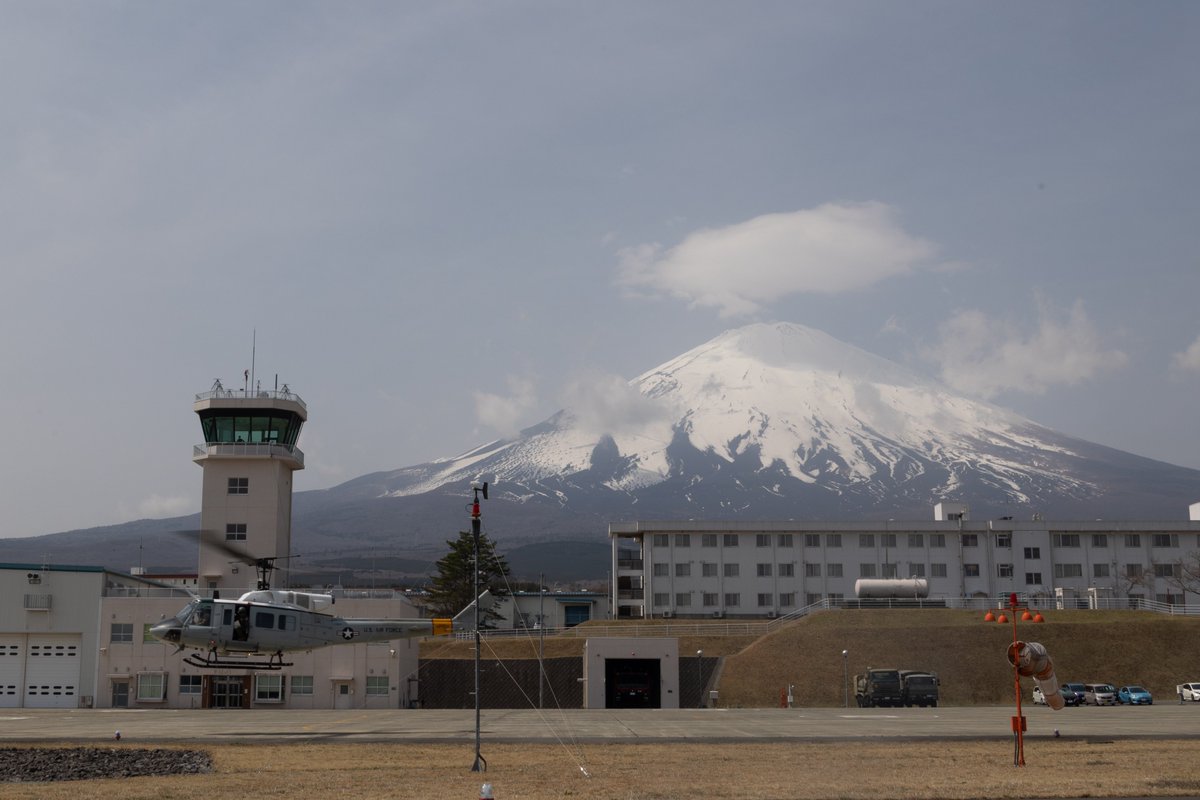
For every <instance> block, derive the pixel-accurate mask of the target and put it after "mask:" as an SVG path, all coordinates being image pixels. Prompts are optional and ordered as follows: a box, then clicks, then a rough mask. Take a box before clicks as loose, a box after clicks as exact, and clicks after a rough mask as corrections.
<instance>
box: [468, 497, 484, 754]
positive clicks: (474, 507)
mask: <svg viewBox="0 0 1200 800" xmlns="http://www.w3.org/2000/svg"><path fill="white" fill-rule="evenodd" d="M487 487H488V485H487V483H486V482H485V483H483V484H482V485H480V484H475V483H473V484H471V491H472V492H474V494H475V496H474V499H473V500H472V502H471V538H472V540H473V541H474V551H475V564H474V569H475V580H474V585H475V603H474V605H475V763H474V764H472V765H471V772H487V759H486V758H484V757H483V756H482V755H481V754H480V752H479V708H480V705H479V650H480V636H479V571H480V563H479V526H480V519H479V495H480V494H482V495H483V499H484V500H487V496H488V495H487Z"/></svg>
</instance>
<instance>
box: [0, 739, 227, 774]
mask: <svg viewBox="0 0 1200 800" xmlns="http://www.w3.org/2000/svg"><path fill="white" fill-rule="evenodd" d="M203 772H212V757H211V756H210V755H209V754H208V753H206V752H204V751H203V750H169V749H166V748H157V749H153V750H146V749H126V748H113V747H21V748H16V747H4V748H0V783H25V782H30V783H32V782H40V781H82V780H87V779H89V778H136V777H140V776H145V775H183V774H197V773H203Z"/></svg>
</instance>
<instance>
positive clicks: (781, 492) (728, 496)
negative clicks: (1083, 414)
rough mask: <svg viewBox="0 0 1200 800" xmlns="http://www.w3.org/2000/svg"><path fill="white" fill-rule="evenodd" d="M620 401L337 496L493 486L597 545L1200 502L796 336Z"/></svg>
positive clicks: (771, 336)
mask: <svg viewBox="0 0 1200 800" xmlns="http://www.w3.org/2000/svg"><path fill="white" fill-rule="evenodd" d="M619 388H620V391H616V392H614V391H598V392H594V393H593V394H591V395H588V396H586V397H583V398H582V399H581V401H580V402H579V403H578V404H576V406H575V407H573V408H567V409H564V410H562V411H559V412H558V413H557V414H555V415H554V416H552V417H551V418H549V419H547V420H546V421H544V422H542V423H540V424H538V425H535V426H533V427H530V428H527V429H526V430H524V431H522V432H521V433H520V434H519V435H518V436H515V437H513V438H508V439H501V440H497V441H494V442H490V443H488V444H486V445H483V446H480V447H478V448H475V449H473V450H471V451H468V452H466V453H463V454H462V455H459V456H457V457H455V458H450V459H445V460H440V461H435V462H432V463H429V464H422V465H419V466H412V467H407V468H404V469H399V470H395V471H391V472H381V473H374V474H371V475H366V476H363V477H361V478H358V479H356V480H353V481H350V482H348V483H346V484H343V485H341V486H339V487H336V488H335V489H332V490H329V492H330V494H331V495H337V496H340V497H341V498H342V499H343V500H350V499H351V498H353V499H354V500H355V501H357V502H370V501H379V502H382V501H386V500H388V499H392V500H403V499H415V498H418V497H430V496H434V495H439V494H442V493H443V492H444V491H446V490H447V489H452V490H453V491H454V492H456V493H458V494H462V493H463V491H464V489H465V488H466V487H467V486H468V485H469V484H470V483H471V482H472V481H482V480H487V481H491V482H492V485H493V494H492V497H493V498H498V499H500V500H502V501H504V502H505V503H507V504H509V505H510V506H511V507H513V508H514V509H515V508H517V507H521V508H524V509H525V510H526V513H532V514H533V515H534V516H536V517H538V518H543V517H545V518H546V519H545V522H546V524H547V525H548V526H549V528H548V529H547V530H546V531H544V532H545V533H549V532H550V531H552V530H558V531H560V532H565V530H564V529H577V526H578V524H579V523H584V524H586V526H587V527H588V528H589V529H590V530H591V532H592V534H593V535H594V534H595V533H598V532H599V531H602V530H604V529H605V526H606V524H607V523H608V522H613V521H628V520H635V519H699V518H705V519H747V520H748V519H872V518H876V519H880V518H889V517H903V518H907V519H918V518H920V519H927V518H929V517H930V516H931V514H932V506H933V504H935V503H937V502H939V501H943V500H953V501H962V502H967V503H969V504H970V505H971V508H972V513H973V515H976V516H978V515H979V514H983V515H994V516H1000V515H1013V516H1029V515H1032V514H1042V515H1043V516H1044V517H1046V518H1053V519H1079V518H1085V519H1095V518H1097V517H1100V518H1115V519H1142V520H1146V519H1180V518H1186V515H1187V509H1188V505H1189V503H1192V502H1195V501H1196V500H1197V499H1200V471H1198V470H1191V469H1186V468H1183V467H1177V466H1173V465H1170V464H1166V463H1163V462H1158V461H1153V460H1151V459H1147V458H1141V457H1139V456H1135V455H1131V454H1129V453H1125V452H1121V451H1118V450H1114V449H1111V448H1107V447H1104V446H1101V445H1097V444H1093V443H1090V442H1086V441H1083V440H1080V439H1074V438H1071V437H1069V436H1065V435H1063V434H1060V433H1056V432H1055V431H1053V430H1050V429H1048V428H1045V427H1043V426H1041V425H1038V424H1037V423H1035V422H1033V421H1031V420H1028V419H1025V418H1023V417H1021V416H1019V415H1017V414H1014V413H1012V412H1010V411H1006V410H1004V409H1002V408H999V407H997V406H995V405H991V404H989V403H985V402H981V401H979V400H973V399H969V398H968V397H966V396H964V395H962V394H958V393H956V392H954V391H953V390H951V389H950V388H948V387H946V386H944V385H941V384H939V383H937V382H936V381H933V380H931V379H929V378H925V377H921V376H919V375H917V374H916V373H914V372H911V371H909V370H907V369H905V368H903V367H901V366H899V365H898V364H895V363H894V362H891V361H888V360H886V359H883V358H880V357H878V356H875V355H872V354H870V353H868V352H866V351H864V350H861V349H859V348H857V347H854V346H852V345H849V344H846V343H844V342H841V341H839V340H837V339H834V338H833V337H831V336H828V335H827V334H824V333H822V332H820V331H817V330H814V329H812V328H807V327H804V326H802V325H796V324H788V323H775V324H755V325H749V326H747V327H743V328H738V329H734V330H730V331H726V332H725V333H723V334H721V335H720V336H718V337H716V338H715V339H713V340H711V341H709V342H707V343H705V344H702V345H700V346H699V347H696V348H694V349H692V350H689V351H688V352H686V353H683V354H682V355H680V356H678V357H676V358H674V359H672V360H670V361H668V362H666V363H665V364H662V365H660V366H658V367H655V368H654V369H651V370H649V371H648V372H645V373H643V374H642V375H639V376H638V377H637V378H634V379H633V380H631V381H629V382H628V384H627V385H625V386H623V387H619ZM554 517H557V522H555V521H554ZM538 528H541V525H540V524H536V523H535V524H533V525H532V526H531V527H526V528H525V529H524V530H526V531H527V532H528V533H530V534H533V533H535V532H536V531H537V529H538ZM572 532H574V531H572ZM580 532H582V531H580Z"/></svg>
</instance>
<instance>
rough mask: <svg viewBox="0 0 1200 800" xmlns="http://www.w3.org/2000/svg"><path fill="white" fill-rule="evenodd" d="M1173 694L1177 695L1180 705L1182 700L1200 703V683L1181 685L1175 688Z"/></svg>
mask: <svg viewBox="0 0 1200 800" xmlns="http://www.w3.org/2000/svg"><path fill="white" fill-rule="evenodd" d="M1175 694H1177V695H1179V702H1181V703H1182V702H1183V701H1184V700H1190V701H1192V702H1200V683H1181V684H1179V685H1178V686H1176V687H1175Z"/></svg>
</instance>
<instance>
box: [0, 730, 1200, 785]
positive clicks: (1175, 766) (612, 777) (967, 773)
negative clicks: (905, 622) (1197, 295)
mask: <svg viewBox="0 0 1200 800" xmlns="http://www.w3.org/2000/svg"><path fill="white" fill-rule="evenodd" d="M204 749H205V750H208V751H209V752H211V753H212V756H213V761H214V772H212V773H210V774H208V775H178V776H172V777H163V778H126V779H119V780H87V781H73V782H64V783H42V784H22V783H9V784H2V783H0V798H3V799H7V798H21V799H22V800H24V799H25V798H28V799H29V800H35V799H36V800H83V799H84V798H105V800H113V799H114V798H115V799H116V800H215V799H216V798H238V799H239V800H240V799H243V798H244V799H245V800H249V799H250V798H335V797H336V798H342V797H347V798H361V799H362V800H374V799H375V798H414V800H416V799H419V800H475V798H477V797H479V791H480V788H481V785H482V784H483V783H484V782H488V783H491V784H492V787H493V791H494V796H495V798H496V800H551V799H552V798H580V799H581V800H582V799H584V798H586V800H672V799H674V798H679V800H684V798H686V799H687V800H693V799H694V798H705V799H706V800H809V799H812V800H816V799H818V798H820V799H824V798H846V799H847V800H883V799H884V798H899V799H900V800H905V799H907V798H925V799H928V800H938V799H939V798H945V799H946V800H950V799H952V798H963V799H964V800H967V799H970V798H985V797H986V798H1027V797H1036V798H1053V797H1115V796H1123V797H1151V796H1181V795H1193V796H1196V795H1200V768H1198V767H1196V766H1195V765H1196V764H1197V763H1200V742H1197V741H1195V740H1188V741H1168V740H1126V741H1118V742H1101V741H1071V740H1066V739H1038V740H1028V739H1027V740H1026V747H1025V760H1026V764H1025V766H1023V767H1017V766H1014V765H1013V748H1012V745H1011V741H1009V740H998V741H992V742H978V741H972V742H944V741H931V742H921V743H894V742H888V743H884V742H849V743H847V742H836V743H834V742H823V743H804V744H751V745H696V744H660V743H655V744H645V745H642V744H609V745H603V744H602V745H580V746H574V745H572V744H570V743H561V744H557V745H556V744H544V745H532V746H530V745H495V746H485V747H484V748H483V755H484V756H485V758H487V761H488V770H487V772H486V773H483V774H480V773H474V772H471V771H470V767H471V764H472V762H473V758H474V747H473V744H471V743H470V742H464V743H462V744H459V745H404V744H399V745H391V744H359V745H355V744H336V745H280V746H276V745H260V746H255V745H221V746H214V747H205V748H204Z"/></svg>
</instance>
